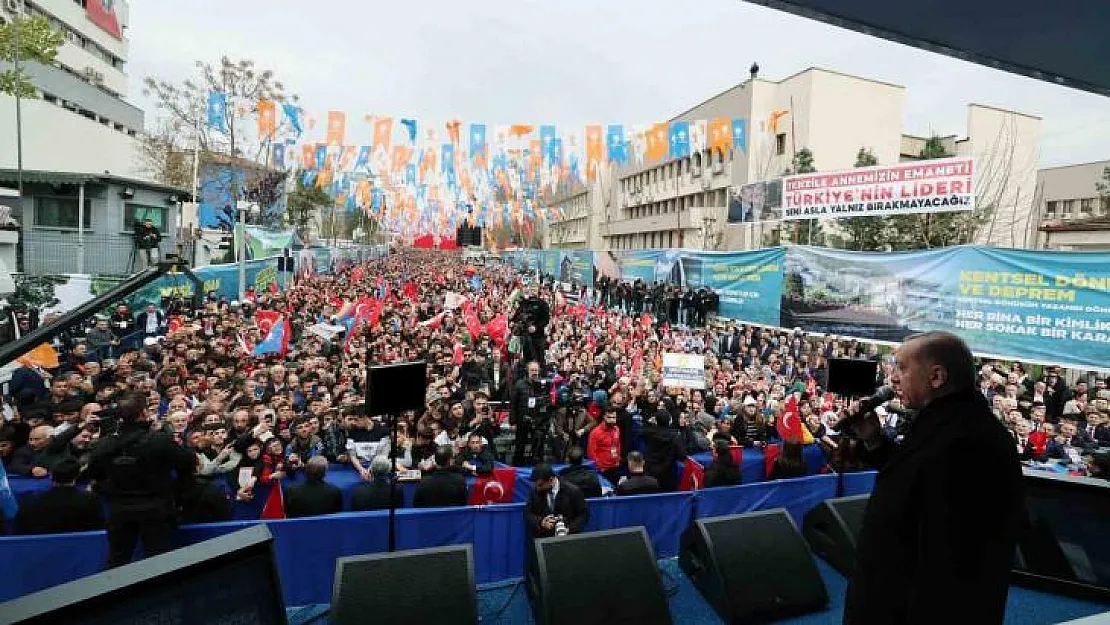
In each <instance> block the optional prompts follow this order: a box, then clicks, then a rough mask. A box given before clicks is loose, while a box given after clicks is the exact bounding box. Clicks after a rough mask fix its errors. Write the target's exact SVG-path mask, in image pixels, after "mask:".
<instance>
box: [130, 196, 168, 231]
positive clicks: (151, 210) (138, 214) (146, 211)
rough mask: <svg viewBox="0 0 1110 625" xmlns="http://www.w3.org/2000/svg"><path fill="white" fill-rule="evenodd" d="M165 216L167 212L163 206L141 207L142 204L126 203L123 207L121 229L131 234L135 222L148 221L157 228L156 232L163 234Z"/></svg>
mask: <svg viewBox="0 0 1110 625" xmlns="http://www.w3.org/2000/svg"><path fill="white" fill-rule="evenodd" d="M166 214H167V211H166V208H165V207H164V206H143V205H142V204H132V203H130V202H128V203H127V204H126V205H125V206H124V207H123V229H124V230H126V231H127V232H131V231H133V230H134V226H135V222H136V221H143V220H146V219H149V220H151V221H152V222H154V227H155V228H158V232H165V231H166Z"/></svg>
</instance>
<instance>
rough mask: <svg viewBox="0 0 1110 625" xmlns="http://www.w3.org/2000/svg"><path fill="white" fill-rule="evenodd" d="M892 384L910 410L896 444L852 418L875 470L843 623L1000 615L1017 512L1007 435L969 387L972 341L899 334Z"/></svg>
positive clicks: (1016, 470)
mask: <svg viewBox="0 0 1110 625" xmlns="http://www.w3.org/2000/svg"><path fill="white" fill-rule="evenodd" d="M891 383H892V385H893V386H894V387H895V388H896V389H897V390H898V393H899V395H900V396H901V398H902V403H903V404H904V405H905V406H906V407H907V408H910V409H913V410H916V411H917V417H916V418H915V419H914V421H913V425H912V426H911V427H910V429H909V431H908V432H907V433H906V436H905V438H904V439H903V441H902V442H901V443H900V444H898V445H897V446H895V445H894V443H893V441H891V440H890V439H889V438H884V437H882V435H881V433H880V432H881V430H880V428H879V425H878V423H877V422H874V421H873V420H871V421H866V422H865V423H864V424H863V425H861V426H859V427H857V428H856V433H857V434H858V435H859V437H860V438H861V440H862V441H863V443H864V445H863V446H864V447H865V448H866V450H867V453H866V457H867V458H868V459H869V461H870V462H871V463H872V464H873V465H875V466H877V467H879V469H880V472H879V476H878V479H877V481H876V483H875V490H874V491H873V492H872V494H871V499H870V502H869V503H868V506H867V512H866V513H865V515H864V520H863V526H862V528H861V530H860V538H859V543H858V545H859V546H858V548H857V556H856V565H855V572H854V573H853V574H852V578H851V582H850V583H849V586H848V594H847V600H846V602H845V607H844V623H846V624H848V625H856V624H861V623H865V624H871V623H875V624H882V625H892V624H897V623H911V622H912V623H947V622H953V621H954V620H958V621H960V622H965V623H1001V622H1002V620H1003V616H1004V613H1005V609H1006V593H1007V590H1008V588H1009V573H1010V567H1011V566H1012V564H1013V559H1014V546H1015V543H1016V541H1017V535H1018V531H1019V528H1020V526H1021V521H1022V517H1023V515H1024V502H1023V499H1022V494H1021V480H1022V474H1021V465H1020V464H1019V462H1018V456H1017V449H1016V446H1015V445H1014V439H1013V438H1012V437H1011V436H1010V434H1009V433H1008V432H1007V431H1006V429H1005V428H1004V427H1003V425H1002V424H1001V423H1000V422H999V421H998V420H997V419H996V418H995V417H994V415H993V414H992V413H991V410H990V406H989V405H988V404H987V401H986V399H985V398H984V397H983V395H982V394H981V393H979V392H978V391H977V390H976V373H975V369H974V364H973V360H972V356H971V351H970V350H969V349H968V347H967V344H966V343H964V342H963V340H961V339H960V338H959V337H957V336H955V335H953V334H949V333H946V332H928V333H925V334H920V335H915V336H911V337H910V338H908V339H906V341H905V342H904V343H903V344H902V346H901V347H900V348H899V349H898V351H897V352H896V354H895V369H894V372H893V374H892V376H891ZM855 409H856V406H853V410H855ZM968 458H975V459H976V462H975V468H974V470H968V468H967V459H968ZM940 598H943V600H940Z"/></svg>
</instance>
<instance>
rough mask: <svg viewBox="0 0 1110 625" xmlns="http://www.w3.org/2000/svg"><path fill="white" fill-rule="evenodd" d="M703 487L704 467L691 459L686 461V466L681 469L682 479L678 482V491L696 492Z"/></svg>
mask: <svg viewBox="0 0 1110 625" xmlns="http://www.w3.org/2000/svg"><path fill="white" fill-rule="evenodd" d="M704 487H705V467H703V466H701V463H700V462H698V461H697V460H694V459H693V458H687V459H686V466H684V467H683V468H682V478H681V479H679V481H678V490H698V489H700V488H704Z"/></svg>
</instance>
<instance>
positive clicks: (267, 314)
mask: <svg viewBox="0 0 1110 625" xmlns="http://www.w3.org/2000/svg"><path fill="white" fill-rule="evenodd" d="M279 319H281V313H279V312H277V311H274V310H260V311H258V312H256V313H254V320H255V323H257V324H258V335H259V336H260V337H262V338H263V339H265V338H266V337H267V336H269V335H270V330H272V329H273V328H274V324H275V323H277V322H278V320H279Z"/></svg>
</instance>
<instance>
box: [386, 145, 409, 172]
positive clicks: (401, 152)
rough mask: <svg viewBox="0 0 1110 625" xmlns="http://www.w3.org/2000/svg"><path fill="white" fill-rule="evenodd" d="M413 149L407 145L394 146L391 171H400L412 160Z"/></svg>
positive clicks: (390, 165) (390, 164)
mask: <svg viewBox="0 0 1110 625" xmlns="http://www.w3.org/2000/svg"><path fill="white" fill-rule="evenodd" d="M412 153H413V149H412V148H411V147H409V146H407V145H395V146H393V158H392V159H391V160H390V163H389V168H390V171H393V172H398V171H401V169H403V168H404V167H405V165H408V164H409V161H411V160H412Z"/></svg>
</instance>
